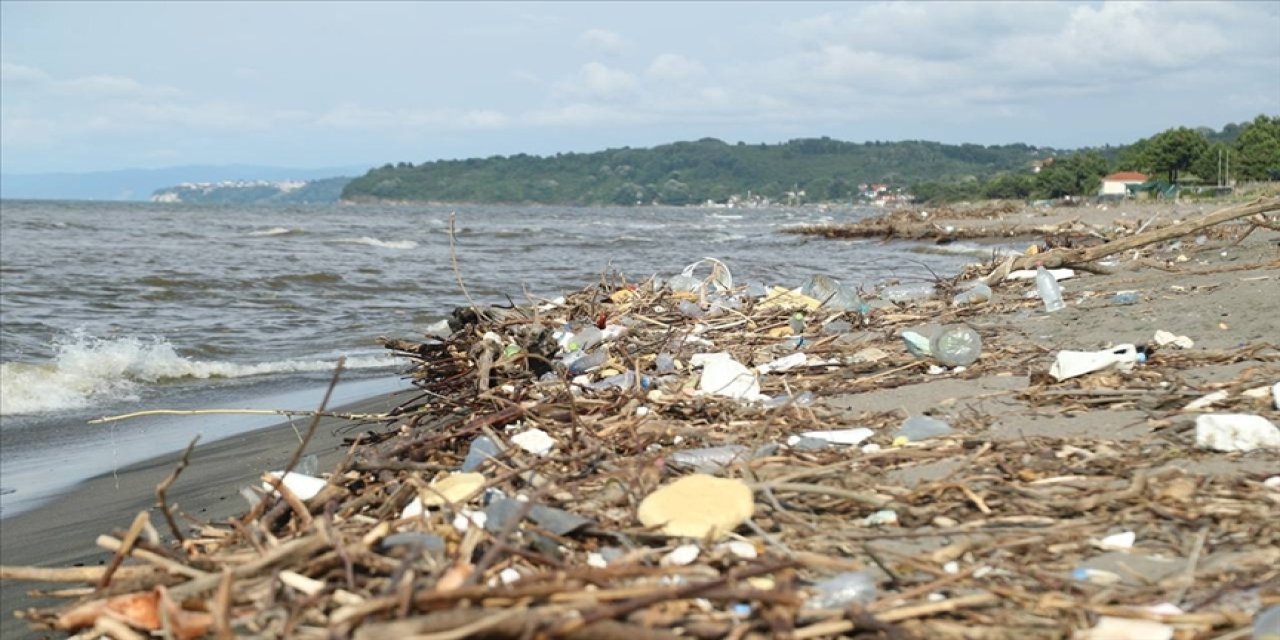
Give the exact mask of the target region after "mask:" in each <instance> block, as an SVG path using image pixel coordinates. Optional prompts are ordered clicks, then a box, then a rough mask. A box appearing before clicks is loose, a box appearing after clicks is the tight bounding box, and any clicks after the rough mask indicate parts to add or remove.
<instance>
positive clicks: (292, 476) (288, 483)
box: [262, 471, 328, 500]
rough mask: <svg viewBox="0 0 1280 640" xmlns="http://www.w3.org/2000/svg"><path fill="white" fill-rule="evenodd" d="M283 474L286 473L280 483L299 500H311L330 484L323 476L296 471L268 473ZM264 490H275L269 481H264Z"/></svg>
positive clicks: (272, 475) (274, 475) (276, 476)
mask: <svg viewBox="0 0 1280 640" xmlns="http://www.w3.org/2000/svg"><path fill="white" fill-rule="evenodd" d="M281 474H284V480H283V481H282V482H281V483H280V484H283V485H284V486H285V488H286V489H288V490H289V492H290V493H292V494H293V495H295V496H298V499H299V500H310V499H312V498H314V497H315V496H316V494H317V493H320V490H321V489H323V488H324V486H325V485H326V484H328V482H326V481H324V480H323V479H321V478H317V477H314V476H308V475H304V474H301V473H298V472H296V471H290V472H289V473H284V472H283V471H271V472H268V475H270V476H271V477H273V478H279V477H280V475H281ZM262 490H263V491H274V490H273V489H272V488H271V483H269V482H263V483H262Z"/></svg>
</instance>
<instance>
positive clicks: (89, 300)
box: [0, 200, 991, 517]
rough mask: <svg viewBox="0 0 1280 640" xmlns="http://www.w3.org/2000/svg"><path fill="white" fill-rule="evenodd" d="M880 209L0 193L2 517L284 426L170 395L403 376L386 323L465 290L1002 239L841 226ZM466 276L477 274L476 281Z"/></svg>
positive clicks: (301, 404)
mask: <svg viewBox="0 0 1280 640" xmlns="http://www.w3.org/2000/svg"><path fill="white" fill-rule="evenodd" d="M878 211H879V210H878V209H874V208H870V207H856V206H845V207H827V206H802V207H774V208H748V209H731V208H721V207H707V208H698V207H680V208H671V207H635V208H630V207H628V208H591V207H554V206H497V205H493V206H490V205H486V206H481V205H456V206H445V205H377V204H356V205H348V204H338V205H309V206H280V205H275V206H243V205H191V204H175V203H141V202H61V201H7V200H6V201H2V202H0V517H9V516H12V515H15V514H16V513H20V512H22V511H26V510H29V509H32V508H37V507H38V506H39V505H40V504H43V503H44V502H47V501H48V500H50V499H52V498H55V497H56V496H57V495H59V494H61V493H63V492H66V491H70V490H72V489H74V487H75V485H76V484H78V483H79V482H82V481H83V480H86V479H88V478H90V477H93V476H97V475H101V474H106V473H110V472H112V471H113V470H116V469H119V468H121V467H122V466H126V465H129V464H132V463H135V462H139V461H141V460H144V459H148V458H151V457H154V456H156V455H161V454H166V453H171V452H176V451H180V450H181V449H182V448H183V447H184V446H186V444H187V442H188V441H190V439H191V438H192V437H193V435H195V434H199V435H201V437H202V438H203V440H202V441H205V442H207V441H211V440H215V439H218V438H221V437H226V436H230V435H234V434H236V433H241V432H244V431H248V430H252V429H257V428H262V427H266V426H268V425H271V424H276V423H279V422H280V418H279V417H272V416H253V415H235V414H226V415H223V414H218V415H214V416H153V417H146V418H136V419H131V420H122V421H117V422H111V423H106V424H90V423H89V421H90V420H92V419H95V418H100V417H104V416H112V415H119V414H124V413H129V412H134V411H145V410H156V409H176V410H192V409H282V410H306V409H314V408H315V407H316V406H317V404H318V402H319V400H320V398H321V396H322V394H323V389H324V387H325V386H326V385H327V384H328V381H329V379H330V378H331V376H332V371H333V368H334V366H335V363H336V362H337V361H338V359H339V358H340V357H345V362H346V365H345V372H344V373H343V374H342V377H341V383H340V384H339V386H338V389H337V392H336V397H335V398H334V400H333V401H332V403H331V406H332V405H336V404H340V403H343V402H350V401H354V400H359V399H363V398H368V397H372V396H375V395H379V394H384V393H392V392H395V391H397V390H403V389H405V388H406V387H407V383H406V382H405V381H404V380H403V379H402V377H401V373H402V371H403V369H404V368H405V363H403V362H402V361H398V360H397V359H395V358H393V357H392V356H390V355H389V354H388V353H386V352H385V351H384V350H383V349H382V348H381V347H380V346H379V343H378V341H377V340H378V337H379V336H387V337H399V338H410V339H420V338H421V337H422V335H423V329H424V328H425V327H426V326H427V325H429V324H431V323H433V322H435V321H437V320H440V319H442V318H444V317H446V316H447V315H448V314H449V313H450V312H451V311H452V310H453V309H454V308H455V307H458V306H462V305H465V304H467V298H466V297H465V296H464V294H463V290H462V287H463V286H465V289H466V291H467V293H468V294H469V295H470V296H471V298H472V299H473V300H475V301H476V302H477V303H481V304H510V303H513V302H514V303H516V304H522V303H527V302H529V301H535V300H540V299H552V298H555V297H557V296H559V295H562V294H564V293H566V292H569V291H575V290H578V289H581V288H582V287H584V286H586V285H589V284H591V283H593V282H598V281H600V280H601V278H606V277H626V278H627V279H628V280H629V281H632V282H636V281H642V280H646V279H648V278H650V277H654V276H656V277H658V278H668V277H671V276H672V275H675V274H678V273H680V271H681V270H682V269H683V268H684V267H685V266H686V265H688V264H691V263H693V262H696V261H698V260H700V259H702V258H704V257H713V258H716V259H718V260H721V261H722V262H723V263H724V264H725V265H726V266H728V268H729V269H730V271H731V273H732V277H733V279H734V281H735V283H740V284H748V283H755V282H758V283H761V284H766V285H781V286H787V287H796V286H799V285H800V283H801V282H802V281H803V280H804V279H805V278H806V277H807V276H810V275H815V274H824V275H828V276H830V277H833V278H836V279H838V280H840V281H842V282H844V283H846V284H852V285H861V286H864V287H871V286H874V285H875V284H877V283H880V282H883V281H885V280H886V279H890V278H894V279H898V280H900V281H903V282H919V283H924V282H927V281H930V280H932V278H933V277H934V274H942V275H946V274H951V273H954V272H956V270H957V269H958V268H959V267H960V266H961V265H963V264H964V263H966V262H973V261H976V260H979V259H982V258H984V257H989V256H990V251H991V248H990V247H980V246H976V245H966V244H953V245H947V246H945V247H938V246H933V245H930V244H927V243H882V242H879V241H874V240H825V239H818V238H813V237H808V236H802V235H795V234H787V233H783V231H784V230H785V229H787V228H788V227H793V226H796V225H804V224H812V223H830V222H848V221H854V220H857V219H860V218H862V217H865V216H868V215H871V214H873V213H876V212H878ZM460 281H461V282H460Z"/></svg>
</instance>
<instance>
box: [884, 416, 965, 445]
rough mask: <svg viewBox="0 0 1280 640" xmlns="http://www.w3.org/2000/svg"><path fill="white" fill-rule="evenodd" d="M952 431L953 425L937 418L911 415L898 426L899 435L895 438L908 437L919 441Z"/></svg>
mask: <svg viewBox="0 0 1280 640" xmlns="http://www.w3.org/2000/svg"><path fill="white" fill-rule="evenodd" d="M951 431H952V429H951V425H949V424H947V423H945V422H943V421H941V420H938V419H937V418H930V417H929V416H911V417H910V418H907V419H906V421H904V422H903V423H902V426H901V427H899V428H898V435H897V436H895V438H906V439H907V440H910V441H911V442H919V441H921V440H924V439H926V438H932V437H934V436H945V435H947V434H948V433H951Z"/></svg>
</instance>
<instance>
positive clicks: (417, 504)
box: [400, 497, 427, 520]
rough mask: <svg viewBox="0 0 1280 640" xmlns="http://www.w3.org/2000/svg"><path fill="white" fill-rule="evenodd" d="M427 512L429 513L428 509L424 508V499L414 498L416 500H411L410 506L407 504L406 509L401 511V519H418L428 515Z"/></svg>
mask: <svg viewBox="0 0 1280 640" xmlns="http://www.w3.org/2000/svg"><path fill="white" fill-rule="evenodd" d="M426 511H427V509H426V507H423V506H422V498H421V497H414V499H413V500H410V501H409V504H406V505H405V506H404V509H402V510H401V511H400V519H401V520H404V519H405V518H416V517H418V516H420V515H422V514H423V513H426Z"/></svg>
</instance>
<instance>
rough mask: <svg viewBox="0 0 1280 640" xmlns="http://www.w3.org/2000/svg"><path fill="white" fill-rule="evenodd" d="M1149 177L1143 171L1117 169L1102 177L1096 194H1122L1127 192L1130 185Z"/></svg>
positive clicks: (1139, 182)
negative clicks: (1100, 186) (1100, 185)
mask: <svg viewBox="0 0 1280 640" xmlns="http://www.w3.org/2000/svg"><path fill="white" fill-rule="evenodd" d="M1149 179H1150V178H1149V177H1148V176H1147V174H1145V173H1138V172H1137V171H1118V172H1116V173H1113V174H1111V175H1109V176H1107V177H1105V178H1103V179H1102V188H1101V189H1100V190H1099V191H1098V195H1101V196H1123V195H1125V194H1127V193H1129V187H1130V185H1134V186H1136V185H1140V184H1142V183H1144V182H1146V181H1147V180H1149Z"/></svg>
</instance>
